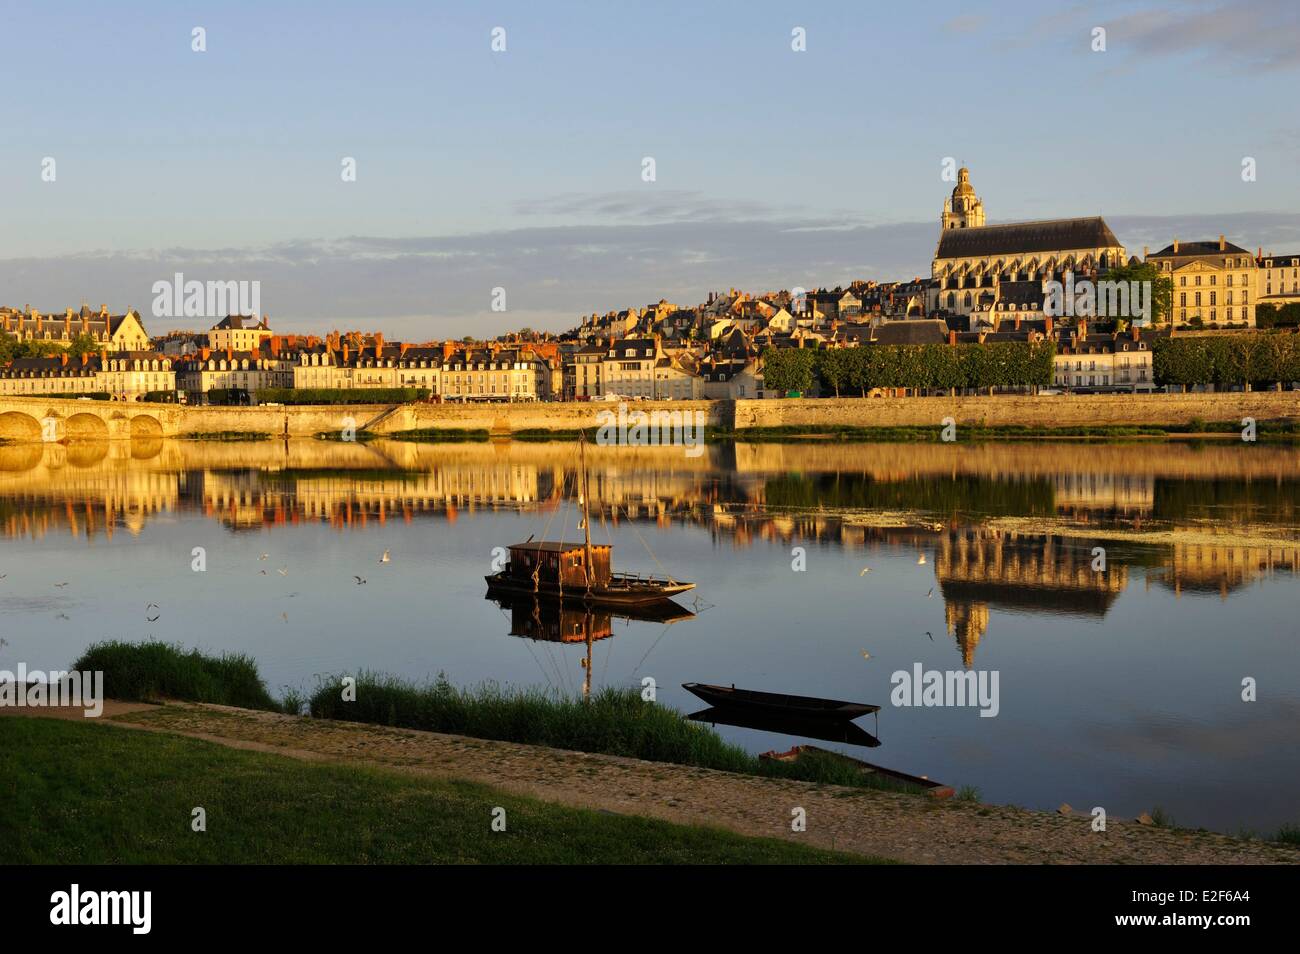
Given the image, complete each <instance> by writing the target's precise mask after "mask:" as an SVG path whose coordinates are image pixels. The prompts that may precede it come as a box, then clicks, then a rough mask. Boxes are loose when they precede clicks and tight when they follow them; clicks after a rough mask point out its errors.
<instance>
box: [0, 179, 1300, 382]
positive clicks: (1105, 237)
mask: <svg viewBox="0 0 1300 954" xmlns="http://www.w3.org/2000/svg"><path fill="white" fill-rule="evenodd" d="M1141 264H1147V265H1151V266H1153V267H1154V270H1155V272H1156V273H1157V274H1159V275H1162V276H1165V277H1167V278H1168V279H1169V281H1170V284H1171V286H1172V296H1173V297H1172V302H1171V305H1170V314H1169V316H1168V317H1169V318H1170V320H1169V321H1168V322H1165V323H1163V325H1162V326H1161V327H1159V328H1150V327H1144V326H1145V325H1147V324H1148V322H1146V321H1143V320H1134V321H1132V322H1125V323H1124V324H1123V325H1122V326H1118V325H1115V324H1114V323H1113V322H1112V323H1110V324H1108V325H1098V324H1096V323H1094V326H1093V328H1092V329H1090V328H1089V321H1088V319H1087V318H1084V317H1079V318H1069V319H1066V318H1062V317H1061V316H1060V315H1057V314H1052V313H1049V311H1048V309H1047V301H1048V297H1049V296H1048V293H1047V290H1048V287H1049V286H1048V283H1050V282H1061V283H1065V282H1066V281H1067V279H1070V280H1075V281H1076V282H1077V281H1081V280H1084V279H1092V280H1099V279H1104V278H1105V277H1106V276H1107V275H1108V274H1111V273H1113V272H1114V271H1115V270H1116V269H1120V268H1125V267H1130V266H1134V265H1141ZM1296 303H1300V252H1298V253H1296V254H1292V255H1264V254H1263V253H1262V250H1259V251H1257V252H1256V253H1255V254H1252V253H1250V252H1248V251H1247V250H1246V249H1244V248H1241V247H1240V246H1238V245H1235V244H1233V243H1231V242H1228V241H1227V240H1226V239H1225V237H1224V236H1222V235H1220V236H1219V238H1218V240H1217V241H1206V242H1201V241H1198V242H1180V241H1178V240H1175V241H1173V242H1172V243H1171V244H1170V245H1168V246H1167V247H1165V248H1163V249H1161V250H1159V251H1157V252H1155V253H1151V251H1150V249H1144V250H1143V258H1142V259H1141V260H1139V259H1138V258H1137V257H1136V256H1133V257H1130V256H1128V255H1127V252H1126V250H1125V248H1124V246H1123V245H1122V244H1121V243H1120V242H1119V240H1118V239H1117V238H1116V237H1115V235H1114V233H1113V232H1112V231H1111V229H1110V227H1109V226H1108V225H1107V224H1106V222H1105V220H1104V219H1102V218H1101V217H1090V218H1074V219H1048V220H1041V221H1035V222H1013V223H1008V224H1000V225H988V224H987V223H986V221H985V214H984V203H983V200H982V199H980V197H979V196H978V195H977V194H976V192H975V189H974V187H973V186H972V184H971V181H970V172H969V170H967V169H965V168H963V169H961V170H959V172H958V179H957V184H956V186H955V187H954V188H953V190H952V194H951V196H950V197H949V198H948V199H946V200H945V202H944V206H943V211H942V213H941V215H940V230H939V237H938V241H937V244H936V247H935V254H934V257H933V260H932V262H931V274H930V276H929V277H928V278H914V279H911V280H910V281H902V282H884V283H881V282H874V281H862V282H852V283H850V284H849V285H848V286H842V287H836V288H831V289H826V288H820V289H812V290H806V289H799V288H794V289H786V290H781V291H777V292H769V293H765V294H759V295H750V294H747V293H745V292H742V291H738V290H736V289H732V290H730V291H729V292H727V293H713V294H710V295H709V297H708V300H707V301H706V302H704V303H703V304H700V305H696V306H689V307H682V306H679V305H676V304H673V303H670V302H668V301H666V300H663V299H661V300H660V301H658V302H655V303H652V304H650V305H647V306H646V307H645V308H629V309H624V310H622V311H617V312H608V313H606V314H604V315H598V314H592V315H589V316H585V317H584V318H583V319H582V322H581V324H580V326H579V327H578V328H576V329H574V330H573V331H571V332H569V333H567V334H565V335H561V336H559V337H552V336H550V335H545V336H538V335H531V336H529V337H528V338H525V339H519V338H512V337H507V338H505V339H501V340H498V341H496V342H450V341H449V342H427V343H421V344H409V343H401V342H396V343H394V342H385V341H384V338H383V335H381V334H378V333H376V334H370V335H363V334H360V333H357V332H352V333H348V334H340V333H338V332H334V333H331V334H329V335H327V336H325V337H323V338H317V337H315V336H296V335H288V336H285V335H278V334H276V333H275V332H274V331H273V330H272V329H271V327H270V323H269V321H268V320H267V318H266V317H265V316H262V317H261V318H260V319H258V318H257V317H256V316H251V317H245V316H238V315H231V316H227V317H225V318H223V319H222V320H221V321H220V322H218V323H217V324H216V325H215V326H214V327H212V328H211V329H209V330H208V331H206V332H170V333H168V334H166V335H164V336H162V337H161V338H158V339H153V340H151V339H150V338H149V336H148V334H147V332H146V331H145V328H144V323H143V321H142V320H141V318H140V316H139V314H138V313H137V312H135V311H133V310H129V311H127V312H125V313H124V314H122V315H110V314H109V312H108V309H107V307H106V306H101V307H100V309H99V311H98V312H93V311H92V310H91V309H89V308H88V307H86V306H82V308H81V309H80V311H74V310H73V309H67V310H66V311H65V312H64V313H63V314H62V315H58V314H49V315H47V314H42V313H41V312H39V311H34V310H33V309H32V308H31V307H30V306H28V307H25V308H24V309H23V310H22V311H18V310H16V309H12V308H0V333H3V334H4V335H7V336H9V337H10V338H12V339H14V340H16V341H17V342H19V343H40V344H42V345H45V346H46V350H48V348H49V346H51V345H52V346H54V347H56V348H57V347H62V348H65V349H73V350H74V351H75V352H78V353H66V352H65V353H64V354H54V355H53V356H49V355H47V356H43V357H21V358H14V359H13V360H11V361H10V362H9V363H8V364H7V365H5V366H4V367H3V368H0V394H16V395H22V394H29V395H32V394H52V395H54V394H64V395H67V394H92V393H93V394H96V395H98V396H104V395H108V396H111V397H113V398H117V399H125V400H133V399H139V398H142V397H146V396H148V397H150V398H156V397H160V396H165V395H167V394H171V395H173V396H174V397H176V398H177V399H180V400H185V401H187V402H190V403H205V402H208V401H210V400H213V399H218V400H221V401H229V400H255V399H256V397H255V396H256V394H257V392H259V391H265V390H267V389H271V388H276V389H278V388H295V389H304V388H311V389H325V390H333V389H340V388H344V389H347V388H419V389H424V390H427V391H428V393H429V394H430V395H432V396H434V397H436V399H438V400H449V401H551V400H579V401H582V400H609V399H634V400H635V399H646V400H692V399H717V398H722V399H743V398H756V397H763V396H765V393H764V388H763V376H762V357H761V356H762V354H763V352H764V351H765V350H766V349H768V348H853V347H864V346H865V347H870V346H872V345H888V344H942V343H945V342H946V343H949V344H961V343H986V342H989V341H1035V340H1048V341H1051V342H1052V344H1053V345H1054V346H1055V350H1056V358H1055V361H1056V366H1055V375H1054V383H1055V384H1056V385H1057V386H1059V387H1062V388H1070V389H1084V390H1086V389H1127V390H1147V389H1151V388H1153V387H1154V377H1153V369H1152V365H1151V356H1150V344H1151V341H1152V340H1153V339H1154V338H1157V337H1159V336H1160V335H1165V334H1171V333H1173V334H1177V333H1180V331H1193V330H1198V329H1201V328H1209V329H1216V330H1217V329H1220V328H1222V329H1233V330H1249V329H1252V328H1254V327H1255V326H1256V317H1257V309H1258V308H1259V307H1260V306H1261V305H1273V306H1284V305H1290V304H1296ZM1103 328H1104V329H1105V330H1103ZM87 344H89V345H90V347H87Z"/></svg>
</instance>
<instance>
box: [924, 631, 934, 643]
mask: <svg viewBox="0 0 1300 954" xmlns="http://www.w3.org/2000/svg"><path fill="white" fill-rule="evenodd" d="M925 635H927V636H929V637H930V642H934V634H933V633H931V632H930V631H929V630H928V629H927V630H926V631H925Z"/></svg>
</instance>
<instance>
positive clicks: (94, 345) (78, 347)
mask: <svg viewBox="0 0 1300 954" xmlns="http://www.w3.org/2000/svg"><path fill="white" fill-rule="evenodd" d="M99 347H100V345H99V342H98V341H96V340H95V338H94V336H93V335H91V334H88V333H87V332H84V331H82V332H80V333H78V334H76V335H74V336H73V338H72V341H71V342H70V343H69V344H68V355H69V356H70V357H74V358H80V357H81V356H82V355H83V354H95V353H97V352H98V351H99Z"/></svg>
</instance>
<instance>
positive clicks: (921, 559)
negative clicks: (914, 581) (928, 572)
mask: <svg viewBox="0 0 1300 954" xmlns="http://www.w3.org/2000/svg"><path fill="white" fill-rule="evenodd" d="M916 565H917V566H925V554H924V553H918V554H917V555H916Z"/></svg>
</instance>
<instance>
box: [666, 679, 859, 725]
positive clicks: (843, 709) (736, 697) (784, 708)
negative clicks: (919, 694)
mask: <svg viewBox="0 0 1300 954" xmlns="http://www.w3.org/2000/svg"><path fill="white" fill-rule="evenodd" d="M682 688H683V689H685V690H686V691H687V692H690V693H693V694H694V695H697V696H699V697H700V698H701V699H703V700H704V701H705V702H707V703H708V704H709V705H711V706H717V707H719V708H722V709H750V710H757V711H761V712H769V713H781V714H786V715H797V716H800V717H802V718H805V719H837V720H847V719H856V718H858V717H859V716H864V715H870V714H871V713H873V712H879V711H880V706H873V705H868V704H867V703H865V702H842V701H840V700H839V699H818V698H817V697H816V696H791V695H786V694H785V693H783V692H760V691H759V690H756V689H737V688H736V687H735V686H712V685H709V684H708V683H700V682H684V683H682Z"/></svg>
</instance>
